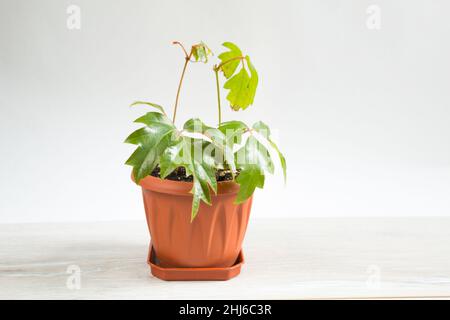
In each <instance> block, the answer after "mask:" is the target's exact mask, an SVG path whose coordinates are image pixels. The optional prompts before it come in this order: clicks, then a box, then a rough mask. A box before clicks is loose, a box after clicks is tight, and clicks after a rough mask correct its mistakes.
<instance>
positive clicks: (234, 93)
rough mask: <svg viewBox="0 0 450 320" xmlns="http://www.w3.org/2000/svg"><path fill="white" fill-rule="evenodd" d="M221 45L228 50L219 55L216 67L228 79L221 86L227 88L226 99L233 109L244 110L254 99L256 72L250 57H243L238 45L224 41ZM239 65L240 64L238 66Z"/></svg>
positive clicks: (256, 82)
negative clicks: (218, 62)
mask: <svg viewBox="0 0 450 320" xmlns="http://www.w3.org/2000/svg"><path fill="white" fill-rule="evenodd" d="M223 46H225V47H226V48H227V49H229V51H225V52H223V53H221V54H220V55H219V59H220V61H221V63H220V64H219V66H218V67H217V68H218V69H219V70H221V71H222V72H223V75H224V76H225V78H226V79H228V80H227V81H226V82H225V84H224V86H223V87H224V88H225V89H228V90H229V92H228V95H227V100H228V101H229V102H230V105H231V108H232V109H233V110H235V111H237V110H240V109H242V110H244V109H246V108H247V107H248V106H250V105H252V104H253V101H254V99H255V94H256V88H257V87H258V73H257V71H256V69H255V67H254V66H253V64H252V62H251V61H250V57H249V56H245V57H244V56H243V54H242V51H241V50H240V49H239V47H238V46H236V45H235V44H234V43H231V42H225V43H224V44H223ZM239 65H242V66H241V67H240V68H239ZM245 65H246V67H245ZM249 73H250V74H249Z"/></svg>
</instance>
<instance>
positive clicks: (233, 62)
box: [218, 42, 242, 79]
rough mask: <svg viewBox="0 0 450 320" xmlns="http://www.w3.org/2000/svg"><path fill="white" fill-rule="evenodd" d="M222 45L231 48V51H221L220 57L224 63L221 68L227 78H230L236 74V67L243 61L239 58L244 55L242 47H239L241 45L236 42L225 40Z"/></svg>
mask: <svg viewBox="0 0 450 320" xmlns="http://www.w3.org/2000/svg"><path fill="white" fill-rule="evenodd" d="M222 45H223V46H224V47H225V48H228V49H230V50H229V51H226V52H224V53H221V54H220V55H219V57H218V58H219V59H220V61H221V63H222V67H221V68H220V69H221V70H222V72H223V75H224V76H225V78H227V79H228V78H230V77H231V76H232V75H233V74H234V72H235V71H236V68H237V67H238V66H239V63H240V62H241V60H240V59H239V58H240V57H242V52H241V49H239V47H238V46H237V45H235V44H234V43H231V42H225V43H223V44H222Z"/></svg>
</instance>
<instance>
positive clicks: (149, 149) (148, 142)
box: [125, 42, 286, 279]
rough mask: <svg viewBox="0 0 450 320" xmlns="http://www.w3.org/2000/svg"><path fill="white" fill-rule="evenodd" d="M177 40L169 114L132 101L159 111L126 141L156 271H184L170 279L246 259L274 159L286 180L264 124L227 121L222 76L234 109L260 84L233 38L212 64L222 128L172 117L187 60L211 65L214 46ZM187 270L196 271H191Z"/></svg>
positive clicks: (249, 100) (245, 102)
mask: <svg viewBox="0 0 450 320" xmlns="http://www.w3.org/2000/svg"><path fill="white" fill-rule="evenodd" d="M174 44H176V45H179V46H180V47H181V49H182V50H183V52H184V66H183V70H182V73H181V78H180V81H179V85H178V89H177V93H176V99H175V106H174V110H173V116H172V119H170V118H169V116H168V115H167V113H166V111H165V110H164V109H163V107H161V106H160V105H158V104H155V103H151V102H144V101H136V102H134V103H133V104H132V106H135V105H146V106H149V107H151V108H153V109H154V111H151V112H147V113H146V114H144V115H143V116H141V117H139V118H138V119H136V120H135V122H136V123H139V124H143V125H144V126H143V127H142V128H140V129H138V130H136V131H134V132H133V133H132V134H130V135H129V136H128V137H127V138H126V140H125V142H126V143H130V144H133V145H136V146H137V148H136V150H135V151H134V152H133V154H132V155H131V156H130V157H129V159H128V160H127V161H126V164H127V165H130V166H132V167H133V170H132V179H133V180H134V181H135V182H136V183H137V184H139V185H140V186H141V187H142V192H143V199H144V206H145V212H146V218H147V224H148V228H149V231H150V236H151V241H152V248H151V254H152V255H153V257H152V258H151V259H152V261H151V263H152V266H155V268H160V269H159V271H161V270H166V271H167V270H172V271H173V270H179V271H180V272H184V273H179V274H178V277H177V276H173V277H172V279H175V278H176V279H191V278H192V279H203V278H205V279H209V278H211V279H212V278H221V276H219V275H217V274H215V276H214V275H213V274H212V273H210V274H209V275H208V274H207V273H205V276H203V278H202V276H201V275H202V271H205V272H206V271H208V270H209V271H210V272H211V270H212V271H214V272H216V271H220V270H228V271H229V270H232V269H230V268H233V266H234V265H235V264H236V261H237V260H239V259H238V258H239V257H240V258H242V255H240V252H241V247H242V241H243V238H244V235H245V230H246V227H247V223H248V219H249V214H250V209H251V204H252V198H253V193H254V191H255V189H256V188H263V186H264V180H265V175H266V174H267V173H270V174H272V173H273V172H274V161H273V160H274V159H273V158H274V157H276V158H278V161H280V163H281V167H282V169H283V172H284V177H285V179H286V160H285V158H284V156H283V155H282V153H281V152H280V150H279V149H278V147H277V145H276V144H275V143H274V141H273V140H272V139H271V136H270V129H269V127H268V126H267V125H266V124H264V123H263V122H261V121H259V122H256V123H254V124H253V125H252V126H248V125H247V124H245V123H243V122H241V121H235V120H232V121H226V122H223V121H222V113H221V98H220V80H221V79H220V78H221V76H223V77H224V78H225V80H226V81H225V83H224V85H223V88H224V89H225V90H227V91H228V94H227V97H226V99H227V100H228V102H229V104H230V106H231V108H232V109H233V110H235V111H238V110H245V109H246V108H247V107H249V106H250V105H252V104H253V100H254V97H255V93H256V88H257V86H258V73H257V71H256V69H255V67H254V66H253V64H252V62H251V60H250V57H249V56H248V55H244V54H243V53H242V51H241V50H240V49H239V47H238V46H236V45H235V44H233V43H230V42H225V43H224V44H223V46H224V47H225V48H226V50H225V51H224V52H223V53H221V54H220V55H219V56H218V59H219V61H218V62H217V64H215V65H214V67H213V72H214V74H215V81H216V89H217V111H218V124H217V126H208V125H206V124H205V123H203V122H202V121H201V120H200V119H198V118H193V119H190V120H188V121H186V123H185V124H184V125H183V127H182V128H177V126H176V125H175V120H176V115H177V108H178V102H179V96H180V90H181V87H182V83H183V78H184V75H185V72H186V69H187V66H188V65H189V64H190V63H194V62H203V63H208V60H209V57H210V56H211V55H212V52H211V50H210V49H209V48H208V46H207V45H206V44H204V43H203V42H201V43H198V44H195V45H193V46H191V48H190V50H186V49H185V47H184V46H183V45H182V44H181V43H180V42H174ZM155 270H156V269H155ZM153 271H154V270H153V269H152V272H153ZM187 271H193V272H194V274H196V276H191V277H190V276H189V273H186V272H187ZM161 272H162V271H161ZM195 272H196V273H195ZM153 273H154V274H156V273H157V272H156V271H155V272H153ZM156 275H157V276H159V277H161V278H171V277H170V275H169V276H167V274H166V276H164V274H161V273H160V274H159V275H158V274H156ZM234 275H235V274H234ZM229 276H231V275H230V274H228V276H223V275H222V278H227V277H229Z"/></svg>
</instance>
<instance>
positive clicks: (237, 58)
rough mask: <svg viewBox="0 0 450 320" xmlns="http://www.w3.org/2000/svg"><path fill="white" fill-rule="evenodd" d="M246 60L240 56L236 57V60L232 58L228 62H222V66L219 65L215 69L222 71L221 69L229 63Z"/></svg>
mask: <svg viewBox="0 0 450 320" xmlns="http://www.w3.org/2000/svg"><path fill="white" fill-rule="evenodd" d="M244 59H245V57H243V56H240V57H234V58H231V59H229V60H227V61H224V62H222V63H221V64H219V65H218V66H217V67H216V68H214V69H217V70H220V68H222V67H223V66H224V65H226V64H227V63H229V62H231V61H234V60H242V61H244Z"/></svg>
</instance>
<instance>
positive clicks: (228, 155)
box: [183, 118, 236, 174]
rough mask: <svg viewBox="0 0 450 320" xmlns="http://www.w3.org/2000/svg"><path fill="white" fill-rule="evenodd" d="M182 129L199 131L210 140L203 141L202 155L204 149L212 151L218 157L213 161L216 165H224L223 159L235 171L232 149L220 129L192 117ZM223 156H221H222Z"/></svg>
mask: <svg viewBox="0 0 450 320" xmlns="http://www.w3.org/2000/svg"><path fill="white" fill-rule="evenodd" d="M183 129H184V130H186V131H188V132H191V133H199V134H201V135H203V136H205V137H206V138H208V139H210V140H211V141H212V145H211V143H209V142H207V141H205V144H204V156H206V153H207V152H206V151H210V150H211V151H212V153H211V154H214V155H216V152H220V153H219V154H218V157H217V158H218V159H215V160H217V161H216V162H215V165H216V167H219V168H220V167H225V165H224V161H223V160H225V162H226V163H227V164H228V166H229V167H230V170H231V171H232V174H234V172H236V166H235V161H234V155H233V149H232V147H231V148H230V146H229V144H227V142H226V137H225V135H224V134H223V133H222V131H221V130H220V129H218V128H213V127H210V126H207V125H206V124H204V123H203V122H202V121H201V120H200V119H198V118H194V119H189V120H188V121H186V123H185V124H184V126H183ZM222 156H223V157H222Z"/></svg>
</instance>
